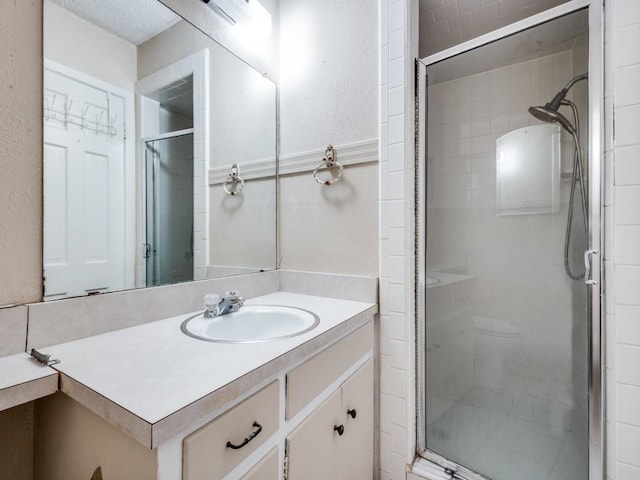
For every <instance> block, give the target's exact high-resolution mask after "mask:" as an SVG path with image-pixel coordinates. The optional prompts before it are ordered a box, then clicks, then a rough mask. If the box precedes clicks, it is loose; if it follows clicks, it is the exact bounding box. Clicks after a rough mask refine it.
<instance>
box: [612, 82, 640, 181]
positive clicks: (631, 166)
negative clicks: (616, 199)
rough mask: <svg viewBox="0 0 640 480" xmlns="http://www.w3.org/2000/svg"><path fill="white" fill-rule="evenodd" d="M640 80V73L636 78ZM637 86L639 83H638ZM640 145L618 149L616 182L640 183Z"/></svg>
mask: <svg viewBox="0 0 640 480" xmlns="http://www.w3.org/2000/svg"><path fill="white" fill-rule="evenodd" d="M635 81H636V82H640V74H639V75H638V76H637V77H636V78H635ZM636 88H637V84H636ZM638 90H639V91H640V88H638ZM639 159H640V145H631V146H627V147H620V148H617V149H616V162H615V165H616V166H615V184H616V185H618V186H623V185H640V160H639Z"/></svg>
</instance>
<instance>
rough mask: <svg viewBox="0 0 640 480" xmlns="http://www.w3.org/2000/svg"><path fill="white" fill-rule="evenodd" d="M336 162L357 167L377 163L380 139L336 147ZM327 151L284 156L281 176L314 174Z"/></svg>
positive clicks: (279, 170) (281, 161)
mask: <svg viewBox="0 0 640 480" xmlns="http://www.w3.org/2000/svg"><path fill="white" fill-rule="evenodd" d="M333 148H334V149H335V152H336V157H335V158H336V160H337V161H338V162H339V163H341V164H342V165H343V166H345V167H346V166H349V165H357V164H359V163H369V162H377V161H378V158H379V153H378V139H377V138H372V139H370V140H363V141H360V142H353V143H347V144H344V145H334V146H333ZM324 152H325V149H324V148H322V149H318V150H313V151H309V152H304V153H297V154H293V155H283V156H281V157H280V162H279V164H278V174H279V175H291V174H293V173H302V172H312V171H313V169H315V168H316V167H317V166H318V164H320V163H321V162H322V158H323V157H324Z"/></svg>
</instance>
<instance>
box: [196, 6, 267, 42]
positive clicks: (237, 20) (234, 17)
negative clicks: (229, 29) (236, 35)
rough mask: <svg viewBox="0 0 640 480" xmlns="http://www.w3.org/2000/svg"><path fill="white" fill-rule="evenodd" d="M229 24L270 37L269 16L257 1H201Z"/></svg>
mask: <svg viewBox="0 0 640 480" xmlns="http://www.w3.org/2000/svg"><path fill="white" fill-rule="evenodd" d="M202 1H203V2H204V3H206V4H207V5H208V6H209V7H210V8H211V9H212V10H213V11H214V12H216V13H217V14H218V15H220V16H221V17H222V18H224V19H225V20H226V21H227V22H228V23H229V24H231V25H234V26H235V25H237V26H241V27H242V28H243V29H246V30H250V31H253V32H254V33H259V36H260V37H263V38H264V37H268V36H269V35H271V14H270V13H269V12H268V11H267V10H266V9H265V8H264V7H263V6H262V5H260V3H259V2H258V1H257V0H202Z"/></svg>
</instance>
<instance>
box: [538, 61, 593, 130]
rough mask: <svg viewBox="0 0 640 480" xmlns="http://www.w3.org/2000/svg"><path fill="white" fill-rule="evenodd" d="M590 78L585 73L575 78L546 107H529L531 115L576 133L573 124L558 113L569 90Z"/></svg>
mask: <svg viewBox="0 0 640 480" xmlns="http://www.w3.org/2000/svg"><path fill="white" fill-rule="evenodd" d="M587 78H589V76H588V74H586V73H583V74H582V75H578V76H577V77H575V78H572V79H571V80H570V81H569V83H567V84H566V85H565V87H564V88H563V89H562V90H560V91H559V92H558V93H556V95H555V96H554V97H553V99H552V100H551V101H550V102H549V103H547V104H546V105H545V106H544V107H542V106H538V107H529V113H530V114H531V115H533V116H534V117H535V118H537V119H538V120H542V121H543V122H547V123H559V124H560V125H562V127H564V128H565V129H566V130H567V131H568V132H569V133H574V132H575V131H576V129H575V127H574V126H573V125H572V124H571V122H570V121H569V120H567V118H566V117H565V116H564V115H562V114H561V113H560V112H558V109H559V108H560V105H562V104H563V102H564V97H566V96H567V93H568V92H569V89H570V88H571V87H573V85H574V84H575V83H576V82H579V81H580V80H586V79H587Z"/></svg>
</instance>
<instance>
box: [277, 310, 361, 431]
mask: <svg viewBox="0 0 640 480" xmlns="http://www.w3.org/2000/svg"><path fill="white" fill-rule="evenodd" d="M372 347H373V322H369V323H367V324H366V325H364V326H362V327H360V328H359V329H358V330H356V331H355V332H353V333H352V334H350V335H349V336H347V337H345V338H343V339H342V340H340V341H339V342H338V343H336V344H335V345H332V346H330V347H329V348H327V349H326V350H324V351H322V352H320V353H319V354H318V355H316V356H315V357H312V358H310V359H309V360H307V361H306V362H305V363H303V364H302V365H300V366H298V367H296V368H294V369H293V370H291V371H290V372H289V373H288V374H287V408H286V417H287V420H288V419H290V418H292V417H293V416H295V415H296V414H297V413H298V412H299V411H300V410H302V408H303V407H304V406H305V405H306V404H307V403H309V401H311V400H312V399H313V398H315V397H316V396H317V395H318V394H319V393H320V392H322V390H324V389H325V388H327V386H329V384H330V383H331V382H333V381H334V380H335V379H336V378H337V377H338V376H339V375H340V374H342V373H344V372H345V371H346V370H347V369H348V368H349V367H350V366H351V365H353V364H354V363H355V362H356V361H357V360H358V359H360V358H362V357H363V356H364V355H365V354H366V353H367V352H368V351H369V350H371V348H372Z"/></svg>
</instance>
